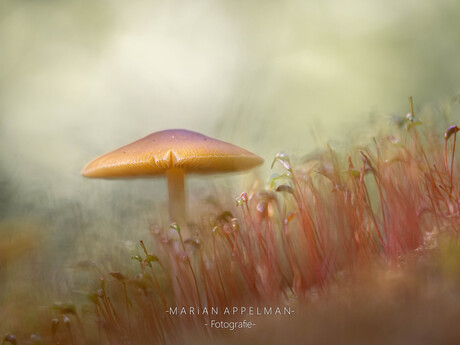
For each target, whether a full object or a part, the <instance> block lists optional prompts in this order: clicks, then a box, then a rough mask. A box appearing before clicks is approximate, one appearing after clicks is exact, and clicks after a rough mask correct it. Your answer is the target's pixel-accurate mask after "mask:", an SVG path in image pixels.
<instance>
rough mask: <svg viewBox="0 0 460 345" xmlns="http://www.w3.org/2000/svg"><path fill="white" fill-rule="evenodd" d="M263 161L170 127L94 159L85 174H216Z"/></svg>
mask: <svg viewBox="0 0 460 345" xmlns="http://www.w3.org/2000/svg"><path fill="white" fill-rule="evenodd" d="M263 161H264V160H263V159H262V158H261V157H259V156H257V155H255V154H253V153H251V152H249V151H247V150H245V149H243V148H241V147H238V146H235V145H232V144H229V143H226V142H224V141H220V140H217V139H213V138H210V137H207V136H205V135H202V134H199V133H196V132H192V131H188V130H184V129H170V130H165V131H160V132H155V133H152V134H149V135H147V136H146V137H144V138H142V139H139V140H137V141H135V142H133V143H131V144H128V145H126V146H123V147H120V148H119V149H117V150H115V151H112V152H109V153H106V154H105V155H102V156H100V157H98V158H96V159H94V160H93V161H91V162H90V163H88V164H87V165H86V166H85V167H84V168H83V170H82V172H81V174H82V175H83V176H85V177H94V178H123V177H125V178H126V177H142V176H155V175H162V174H164V173H165V172H166V171H167V170H169V169H182V170H184V171H185V172H186V173H197V174H212V173H219V172H231V171H243V170H248V169H251V168H254V167H256V166H258V165H260V164H262V163H263Z"/></svg>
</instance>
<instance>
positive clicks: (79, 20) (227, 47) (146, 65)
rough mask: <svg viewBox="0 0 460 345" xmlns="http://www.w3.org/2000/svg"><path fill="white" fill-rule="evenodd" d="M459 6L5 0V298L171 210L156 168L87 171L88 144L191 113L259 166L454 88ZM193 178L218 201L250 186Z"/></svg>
mask: <svg viewBox="0 0 460 345" xmlns="http://www.w3.org/2000/svg"><path fill="white" fill-rule="evenodd" d="M458 18H460V5H459V4H458V3H457V2H456V1H451V0H438V1H436V2H434V1H433V2H420V1H400V0H389V1H385V2H370V1H366V0H353V1H343V0H340V1H339V0H325V1H294V0H289V1H273V2H272V1H254V0H253V1H215V0H214V1H211V0H196V1H176V0H172V1H136V2H126V1H113V0H112V1H108V0H107V1H93V0H78V1H76V0H75V1H57V0H35V1H26V0H0V243H1V245H0V252H3V254H1V253H0V298H1V296H2V295H1V293H2V289H3V290H4V291H9V292H8V293H6V292H4V293H3V296H4V298H7V297H11V294H12V293H13V292H11V291H13V290H14V291H16V292H17V291H19V290H20V287H21V286H22V285H21V284H18V283H17V282H18V281H22V282H23V284H24V286H25V287H24V291H27V287H26V286H27V284H30V283H31V282H32V283H33V282H34V279H35V280H41V281H43V280H46V281H49V290H48V291H50V292H49V294H50V295H53V296H55V295H59V293H60V290H59V286H61V285H62V284H56V283H57V282H59V281H60V278H59V277H60V276H59V274H58V273H59V272H61V271H62V270H63V269H65V267H67V266H66V265H67V264H68V262H71V261H72V260H79V259H81V258H90V259H92V258H95V257H97V256H98V255H99V253H100V248H110V250H111V251H112V252H114V251H116V250H117V248H118V247H119V246H121V247H128V248H131V247H135V246H136V243H137V241H138V240H139V239H140V238H143V237H144V236H147V232H148V227H149V224H150V223H152V222H153V223H161V222H164V221H166V219H163V218H162V217H163V216H162V213H161V212H160V211H159V210H164V208H165V205H166V202H167V200H166V183H165V181H164V180H162V179H156V180H141V181H100V180H86V179H84V178H82V177H81V176H80V170H81V169H82V167H83V166H84V165H85V164H86V163H87V162H88V161H90V160H91V159H93V158H95V157H96V156H98V155H100V154H103V153H106V152H108V151H111V150H113V149H115V148H118V147H119V146H122V145H124V144H127V143H129V142H131V141H134V140H136V139H138V138H141V137H143V136H145V135H147V134H149V133H151V132H155V131H158V130H163V129H167V128H186V129H190V130H195V131H198V132H201V133H203V134H205V135H208V136H212V137H216V138H218V139H221V140H225V141H230V142H232V143H234V144H236V145H239V146H243V147H245V148H247V149H248V150H250V151H253V152H255V153H258V154H260V155H261V156H263V157H264V158H265V160H266V163H265V164H264V165H263V166H262V167H261V168H260V169H259V171H258V172H256V174H259V175H260V176H262V177H263V176H267V175H268V174H269V173H270V170H269V165H270V163H271V160H272V158H273V156H274V154H275V153H277V152H279V151H285V152H288V153H290V154H292V155H294V156H296V155H297V156H299V155H303V154H306V153H308V152H310V151H312V150H314V149H315V148H317V147H324V145H325V144H326V143H332V144H334V143H336V145H346V143H347V141H348V140H349V138H353V140H354V141H356V140H359V138H360V136H361V135H362V132H366V131H368V128H369V127H368V126H369V124H373V125H374V127H375V128H384V127H385V126H386V125H387V123H388V121H389V119H390V118H391V115H402V116H404V115H405V114H406V113H407V112H408V111H409V106H408V97H409V96H413V97H414V100H415V103H416V110H417V109H418V107H417V105H420V106H421V105H430V104H442V103H443V102H446V101H448V100H450V99H452V98H453V97H455V95H456V94H457V92H458V91H459V90H460V63H459V56H460V21H459V20H458ZM454 107H456V106H455V105H454ZM458 110H459V109H458V108H453V109H451V108H449V109H447V110H446V111H447V112H448V113H449V114H450V116H452V117H454V118H455V119H457V120H458V119H459V114H460V112H459V111H458ZM189 182H190V184H189V194H193V193H195V194H197V195H200V196H203V197H206V195H207V194H209V193H213V191H214V190H215V188H216V187H215V186H216V185H219V184H221V185H222V186H223V187H222V188H226V189H225V190H228V191H229V193H226V194H225V195H222V198H227V199H226V200H230V201H229V205H232V204H231V203H230V202H231V200H233V199H234V197H236V196H237V195H239V193H240V192H241V191H243V190H244V189H245V188H247V187H248V186H247V185H245V180H244V179H242V177H241V176H231V177H229V178H225V177H218V178H217V177H216V178H211V179H206V180H204V179H200V178H191V179H190V181H189ZM163 213H164V212H163ZM88 243H91V244H98V245H88ZM31 258H32V259H31ZM24 260H27V261H24ZM16 261H17V262H21V263H22V264H24V262H27V265H23V266H21V267H22V268H21V270H17V269H13V268H11V267H13V266H11V265H7V264H5V262H16ZM2 262H3V264H2ZM24 267H28V268H27V269H25V268H24ZM23 268H24V269H23ZM12 272H13V273H12ZM18 272H25V273H23V277H22V278H21V273H18ZM18 275H19V278H18V277H16V276H18ZM5 277H8V279H6V278H5ZM15 277H16V278H15ZM21 279H22V280H21ZM7 285H9V286H14V289H12V290H8V289H7V287H6V286H7ZM53 289H54V290H53ZM64 290H65V288H63V291H64Z"/></svg>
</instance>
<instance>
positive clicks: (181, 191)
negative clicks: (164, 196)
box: [166, 168, 187, 225]
mask: <svg viewBox="0 0 460 345" xmlns="http://www.w3.org/2000/svg"><path fill="white" fill-rule="evenodd" d="M166 178H167V179H168V193H169V217H170V219H171V221H172V222H177V223H179V224H181V225H183V222H185V220H186V217H187V213H186V211H185V182H184V180H185V173H184V170H183V169H174V168H172V169H169V170H168V171H166Z"/></svg>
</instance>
